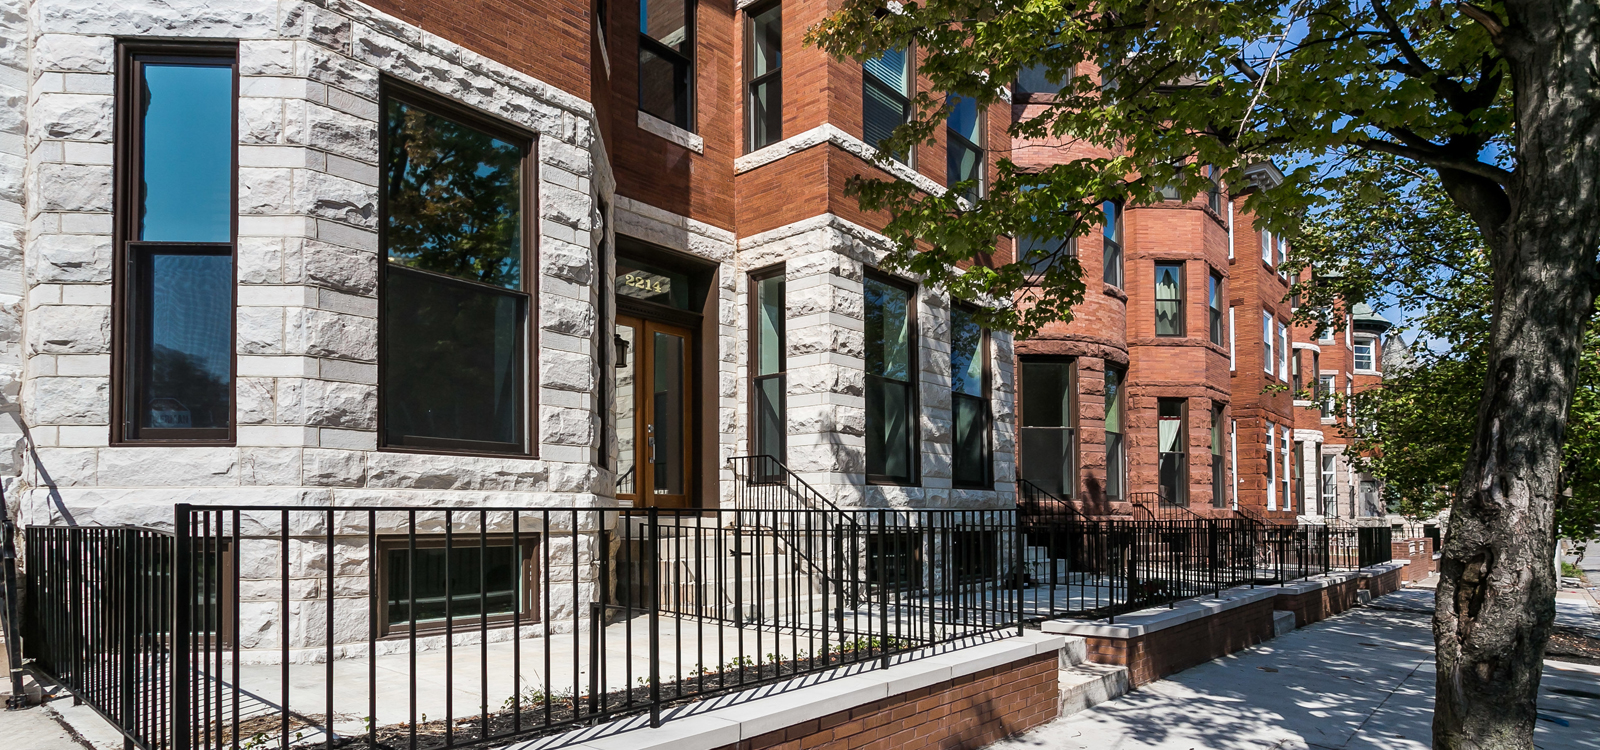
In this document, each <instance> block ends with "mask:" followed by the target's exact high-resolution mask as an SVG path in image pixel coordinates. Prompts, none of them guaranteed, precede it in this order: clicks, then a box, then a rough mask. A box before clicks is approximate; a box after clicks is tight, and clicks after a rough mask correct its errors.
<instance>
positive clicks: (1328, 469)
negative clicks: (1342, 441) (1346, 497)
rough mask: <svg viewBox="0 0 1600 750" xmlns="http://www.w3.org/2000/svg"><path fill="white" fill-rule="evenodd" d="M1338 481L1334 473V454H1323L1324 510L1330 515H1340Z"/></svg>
mask: <svg viewBox="0 0 1600 750" xmlns="http://www.w3.org/2000/svg"><path fill="white" fill-rule="evenodd" d="M1337 494H1338V481H1337V476H1336V475H1335V474H1334V465H1333V454H1329V453H1324V454H1323V455H1322V512H1323V513H1327V514H1329V515H1333V516H1337V515H1339V504H1338V502H1337V500H1338V498H1337Z"/></svg>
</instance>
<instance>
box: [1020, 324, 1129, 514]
mask: <svg viewBox="0 0 1600 750" xmlns="http://www.w3.org/2000/svg"><path fill="white" fill-rule="evenodd" d="M1030 364H1033V365H1066V368H1067V386H1066V390H1067V420H1066V421H1067V424H1066V425H1064V426H1062V427H1058V428H1055V427H1037V429H1065V430H1067V434H1068V436H1069V438H1070V439H1071V441H1072V444H1071V445H1070V446H1068V448H1067V452H1068V453H1069V454H1070V455H1071V456H1072V461H1071V465H1070V466H1068V467H1067V471H1068V476H1067V477H1066V478H1065V480H1064V482H1065V484H1066V485H1067V487H1066V489H1065V491H1064V494H1065V496H1066V498H1067V499H1073V498H1077V497H1079V496H1080V493H1079V490H1080V489H1081V484H1082V477H1081V476H1080V473H1081V471H1082V469H1083V456H1082V455H1080V454H1079V450H1080V448H1081V447H1082V442H1083V441H1082V440H1081V439H1080V436H1079V426H1080V425H1079V422H1078V412H1079V409H1080V408H1081V406H1080V399H1081V398H1082V393H1081V392H1080V384H1079V383H1078V358H1077V357H1076V356H1074V355H1063V354H1024V355H1019V356H1018V357H1017V369H1016V373H1017V374H1016V378H1017V383H1016V404H1015V406H1014V408H1013V410H1012V411H1013V413H1015V414H1016V430H1017V437H1016V442H1017V445H1016V455H1017V457H1018V458H1019V459H1020V458H1021V456H1022V440H1023V435H1024V432H1023V431H1024V430H1025V429H1030V428H1034V427H1036V426H1033V425H1025V424H1023V416H1022V415H1023V413H1024V412H1023V409H1025V408H1026V406H1025V403H1024V402H1025V401H1026V398H1027V395H1026V393H1025V389H1026V388H1027V387H1028V386H1027V376H1026V375H1024V374H1023V365H1030ZM1118 369H1119V371H1121V372H1123V375H1124V377H1126V374H1127V373H1126V370H1124V369H1121V368H1118ZM1123 383H1124V385H1126V381H1123ZM1123 403H1124V404H1126V402H1123ZM1123 411H1124V414H1126V411H1127V410H1126V409H1124V410H1123ZM1119 434H1124V435H1125V434H1127V426H1126V423H1124V426H1123V432H1122V433H1119ZM1123 469H1124V475H1126V469H1127V467H1126V462H1124V466H1123ZM1017 476H1018V477H1019V478H1020V477H1022V472H1021V470H1020V467H1019V470H1018V472H1017ZM1035 476H1037V475H1035ZM1122 489H1123V492H1124V493H1126V492H1127V489H1128V488H1127V484H1126V482H1124V484H1123V488H1122ZM1046 491H1048V489H1047V490H1046Z"/></svg>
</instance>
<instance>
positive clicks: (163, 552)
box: [27, 505, 1022, 750]
mask: <svg viewBox="0 0 1600 750" xmlns="http://www.w3.org/2000/svg"><path fill="white" fill-rule="evenodd" d="M173 528H174V529H175V531H174V532H172V533H167V532H165V531H154V530H149V529H103V528H82V527H70V528H68V527H53V528H30V529H29V530H28V555H29V560H28V562H29V564H28V570H27V572H28V579H29V587H30V589H29V590H30V596H31V599H30V602H31V604H30V607H29V612H30V613H31V617H32V621H31V630H30V633H31V636H30V638H29V640H28V645H29V649H30V652H31V655H32V656H33V657H34V658H35V659H36V660H37V661H36V663H37V664H38V666H39V667H40V668H42V669H43V670H45V671H47V672H49V673H50V674H52V675H54V676H56V677H57V678H59V679H61V680H62V682H63V683H64V684H66V685H67V686H68V687H69V689H71V690H72V692H73V693H74V694H75V695H76V696H78V697H80V698H81V699H83V700H84V701H85V702H87V703H88V704H90V705H91V706H93V707H95V709H96V710H98V711H100V712H101V713H102V714H104V715H105V716H106V718H108V719H109V720H110V721H111V722H112V723H113V724H115V725H116V726H118V727H120V728H121V729H122V731H123V732H124V734H125V735H126V736H127V737H128V739H129V740H130V741H131V743H132V744H133V745H135V746H138V747H142V748H146V749H147V750H156V749H158V748H160V749H162V750H166V749H168V748H170V749H172V750H192V749H197V748H224V747H226V748H233V747H236V746H237V747H245V746H248V747H252V748H287V747H290V746H302V745H304V746H308V747H309V746H316V747H335V746H339V747H348V746H354V747H374V748H377V747H384V748H400V747H405V748H428V747H456V746H477V745H484V744H489V743H504V742H507V741H509V740H511V739H513V738H519V737H528V736H533V735H537V734H541V733H550V732H555V731H559V730H563V729H566V728H570V727H574V726H581V725H587V724H592V723H596V722H602V721H608V720H611V719H615V718H620V717H624V716H629V715H638V714H648V715H649V716H650V717H651V719H652V723H659V721H660V719H661V715H662V711H663V709H665V708H667V707H670V706H673V705H675V704H678V703H683V702H688V701H695V700H700V699H703V698H706V697H710V696H715V695H718V694H722V693H727V692H733V691H737V690H741V689H745V688H750V687H755V686H759V685H763V684H769V683H773V682H777V681H780V680H786V679H789V678H792V677H795V676H798V675H804V674H810V673H816V672H822V671H825V670H829V669H833V668H835V667H840V666H844V665H850V664H870V665H879V666H886V665H887V664H888V663H889V661H890V659H891V658H892V657H895V656H896V655H908V654H914V653H915V652H916V651H917V650H919V649H923V648H926V647H929V646H934V645H938V644H947V643H952V642H957V641H963V642H964V641H969V640H971V639H974V638H977V639H981V638H984V637H988V636H991V635H994V634H998V633H1004V634H1007V635H1009V634H1013V633H1016V632H1019V629H1020V627H1021V620H1020V615H1019V611H1020V606H1021V603H1022V597H1021V592H1020V590H1019V588H1018V579H1019V577H1020V576H1019V574H1018V571H1019V570H1020V566H1021V554H1020V552H1021V549H1020V547H1019V545H1018V543H1017V540H1018V539H1019V536H1018V534H1017V532H1016V513H1015V511H1012V510H1004V511H945V510H916V511H909V510H893V511H891V510H861V511H854V510H842V511H841V510H812V509H796V508H788V509H783V508H766V509H743V510H722V511H698V510H685V511H672V510H640V511H635V510H626V509H606V510H600V509H587V508H563V509H546V508H475V509H470V510H457V509H441V508H431V507H430V508H397V507H321V508H308V507H295V508H279V507H258V506H235V507H219V506H205V507H197V506H188V505H179V506H177V508H176V511H175V518H174V527H173ZM847 529H848V530H849V533H848V534H847V533H846V530H847ZM773 530H783V532H784V533H783V535H782V536H778V535H775V534H774V533H772V532H773ZM802 552H803V553H804V555H803V556H802V554H801V553H802ZM852 590H857V591H865V592H870V595H869V596H862V597H860V598H857V599H852V598H851V597H850V596H849V595H847V592H849V591H852Z"/></svg>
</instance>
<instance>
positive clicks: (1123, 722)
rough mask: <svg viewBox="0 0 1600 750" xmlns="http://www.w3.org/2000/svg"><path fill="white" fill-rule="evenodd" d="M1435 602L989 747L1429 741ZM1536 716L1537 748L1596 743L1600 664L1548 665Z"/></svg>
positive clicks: (1391, 605)
mask: <svg viewBox="0 0 1600 750" xmlns="http://www.w3.org/2000/svg"><path fill="white" fill-rule="evenodd" d="M1432 607H1433V591H1431V590H1416V589H1411V590H1404V591H1399V592H1395V593H1393V594H1389V595H1388V596H1385V597H1383V598H1381V599H1378V600H1376V601H1374V602H1373V603H1372V604H1371V605H1368V606H1365V607H1361V608H1358V609H1355V610H1352V611H1350V612H1347V613H1345V614H1343V615H1340V616H1338V617H1334V618H1331V619H1329V620H1325V621H1323V622H1320V623H1317V624H1315V625H1311V626H1308V627H1306V628H1303V629H1300V630H1296V631H1294V632H1292V633H1289V634H1286V635H1284V636H1282V637H1279V638H1276V639H1273V640H1271V641H1268V642H1266V643H1264V644H1262V645H1260V646H1257V647H1255V648H1252V649H1249V650H1247V651H1243V652H1240V653H1238V654H1235V655H1233V656H1231V657H1226V658H1223V659H1219V660H1216V661H1213V662H1209V663H1206V664H1202V665H1200V666H1198V667H1195V668H1193V669H1190V670H1187V671H1184V672H1181V673H1179V674H1177V675H1174V676H1172V677H1170V678H1168V679H1166V680H1162V681H1159V682H1155V683H1151V684H1149V685H1145V686H1144V687H1141V688H1139V689H1138V690H1136V691H1134V692H1132V693H1130V694H1128V695H1127V696H1124V697H1122V698H1120V699H1118V700H1115V701H1111V702H1109V703H1105V704H1102V705H1100V706H1096V707H1095V708H1092V709H1090V710H1088V711H1084V712H1082V713H1079V714H1076V715H1073V716H1069V717H1066V718H1064V719H1061V720H1059V721H1056V722H1054V723H1052V724H1049V725H1046V726H1044V727H1041V728H1039V729H1037V730H1034V731H1032V732H1028V733H1027V734H1024V735H1021V736H1019V737H1016V738H1013V739H1011V740H1008V741H1006V742H1003V743H1001V744H999V745H996V746H995V747H999V748H1006V749H1007V750H1018V749H1019V748H1035V747H1047V748H1052V749H1058V748H1059V749H1061V750H1078V749H1079V748H1093V749H1094V750H1119V749H1121V748H1164V749H1168V750H1191V749H1192V748H1208V749H1214V750H1233V749H1235V748H1240V749H1242V748H1276V749H1281V750H1293V749H1296V748H1338V749H1340V750H1343V749H1345V748H1374V749H1376V748H1415V749H1416V750H1426V749H1427V748H1428V747H1429V745H1430V742H1429V740H1430V736H1431V731H1430V724H1431V722H1432V720H1433V683H1434V666H1433V634H1432V631H1431V625H1430V619H1431V613H1432ZM1563 619H1565V618H1563ZM1539 714H1540V720H1539V727H1538V730H1537V733H1536V734H1535V736H1534V742H1535V745H1536V746H1537V747H1540V748H1546V749H1550V750H1554V749H1557V748H1560V749H1563V750H1565V749H1573V750H1600V667H1590V666H1582V665H1559V664H1558V665H1547V666H1546V668H1545V673H1544V679H1543V680H1542V682H1541V686H1540V691H1539Z"/></svg>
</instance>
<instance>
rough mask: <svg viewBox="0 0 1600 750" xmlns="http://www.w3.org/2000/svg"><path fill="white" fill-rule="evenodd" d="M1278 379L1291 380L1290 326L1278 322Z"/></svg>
mask: <svg viewBox="0 0 1600 750" xmlns="http://www.w3.org/2000/svg"><path fill="white" fill-rule="evenodd" d="M1278 344H1279V346H1278V379H1279V380H1282V381H1283V382H1285V383H1287V382H1289V326H1286V325H1284V324H1282V323H1279V324H1278Z"/></svg>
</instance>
